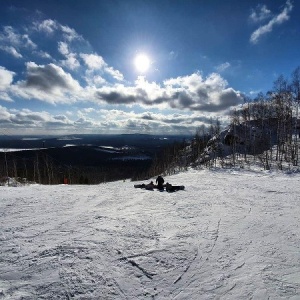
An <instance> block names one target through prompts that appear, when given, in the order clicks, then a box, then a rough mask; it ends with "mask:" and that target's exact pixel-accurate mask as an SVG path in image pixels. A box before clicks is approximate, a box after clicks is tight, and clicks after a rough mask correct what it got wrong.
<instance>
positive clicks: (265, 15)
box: [249, 4, 272, 23]
mask: <svg viewBox="0 0 300 300" xmlns="http://www.w3.org/2000/svg"><path fill="white" fill-rule="evenodd" d="M271 17H272V13H271V11H270V10H269V9H268V8H267V6H266V5H262V4H259V5H257V7H256V8H255V9H252V10H251V14H250V16H249V19H250V20H251V21H252V22H255V23H258V22H261V21H265V20H266V19H269V18H271Z"/></svg>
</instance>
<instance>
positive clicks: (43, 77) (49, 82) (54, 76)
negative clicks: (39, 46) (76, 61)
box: [14, 62, 81, 103]
mask: <svg viewBox="0 0 300 300" xmlns="http://www.w3.org/2000/svg"><path fill="white" fill-rule="evenodd" d="M26 68H27V73H26V79H25V81H20V82H18V83H17V84H16V85H15V86H14V92H15V93H16V94H17V95H18V96H19V97H24V98H26V99H31V98H35V99H39V100H41V101H46V102H50V103H58V102H63V103H65V102H74V101H76V98H74V95H76V94H77V93H79V94H80V91H81V87H80V85H79V83H78V82H77V81H76V80H74V79H73V78H72V76H71V75H70V74H69V73H66V72H65V71H64V70H63V69H62V68H61V67H59V66H56V65H54V64H48V65H37V64H35V63H34V62H29V63H27V64H26Z"/></svg>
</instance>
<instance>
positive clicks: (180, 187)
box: [166, 182, 184, 193]
mask: <svg viewBox="0 0 300 300" xmlns="http://www.w3.org/2000/svg"><path fill="white" fill-rule="evenodd" d="M179 190H184V186H183V185H172V184H170V183H169V182H167V183H166V191H167V192H169V193H170V192H176V191H179Z"/></svg>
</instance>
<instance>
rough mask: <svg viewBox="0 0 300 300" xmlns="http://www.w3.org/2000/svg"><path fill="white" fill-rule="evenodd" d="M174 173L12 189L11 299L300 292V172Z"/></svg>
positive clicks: (5, 224) (2, 209) (2, 275)
mask: <svg viewBox="0 0 300 300" xmlns="http://www.w3.org/2000/svg"><path fill="white" fill-rule="evenodd" d="M152 180H153V179H152ZM165 181H166V182H167V181H168V182H170V183H172V184H180V185H181V184H183V185H185V190H184V191H178V192H176V193H167V192H159V191H157V190H154V191H148V190H142V189H135V188H134V187H133V185H134V184H135V183H137V182H130V181H125V182H123V181H119V182H113V183H107V184H100V185H89V186H83V185H82V186H79V185H77V186H76V185H57V186H42V185H29V186H22V187H7V186H5V187H0V299H1V300H2V299H3V300H8V299H10V300H11V299H26V300H28V299H189V300H191V299H195V300H196V299H197V300H198V299H230V300H232V299H238V300H240V299H292V300H296V299H300V230H299V226H300V208H299V201H300V200H299V181H300V175H299V174H298V175H297V174H295V175H293V174H289V175H287V174H279V173H276V174H275V173H262V172H260V173H258V172H250V171H234V170H231V171H218V170H215V171H209V170H202V171H196V170H190V171H188V172H185V173H181V174H177V175H174V176H169V177H166V178H165Z"/></svg>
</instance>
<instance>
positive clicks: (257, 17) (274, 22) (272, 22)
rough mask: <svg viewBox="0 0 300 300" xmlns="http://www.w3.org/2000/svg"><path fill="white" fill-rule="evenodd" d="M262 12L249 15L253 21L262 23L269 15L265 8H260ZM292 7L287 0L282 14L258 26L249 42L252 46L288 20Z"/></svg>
mask: <svg viewBox="0 0 300 300" xmlns="http://www.w3.org/2000/svg"><path fill="white" fill-rule="evenodd" d="M262 8H263V10H261V11H260V13H259V14H254V15H253V13H252V14H251V16H252V19H255V20H256V21H262V20H264V19H266V17H269V15H270V13H268V10H267V9H266V7H265V6H262ZM292 9H293V5H292V3H291V1H290V0H287V2H286V4H285V7H284V8H283V10H282V12H281V13H279V14H278V15H276V16H273V17H272V19H271V20H270V21H269V22H268V23H267V24H265V25H262V26H260V27H259V28H258V29H256V30H255V31H254V32H253V33H252V34H251V37H250V42H251V43H252V44H256V43H258V41H259V39H260V37H261V36H263V35H265V34H267V33H269V32H272V30H273V28H274V26H276V25H280V24H282V23H284V22H285V21H287V20H289V18H290V16H289V13H290V12H291V11H292Z"/></svg>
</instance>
